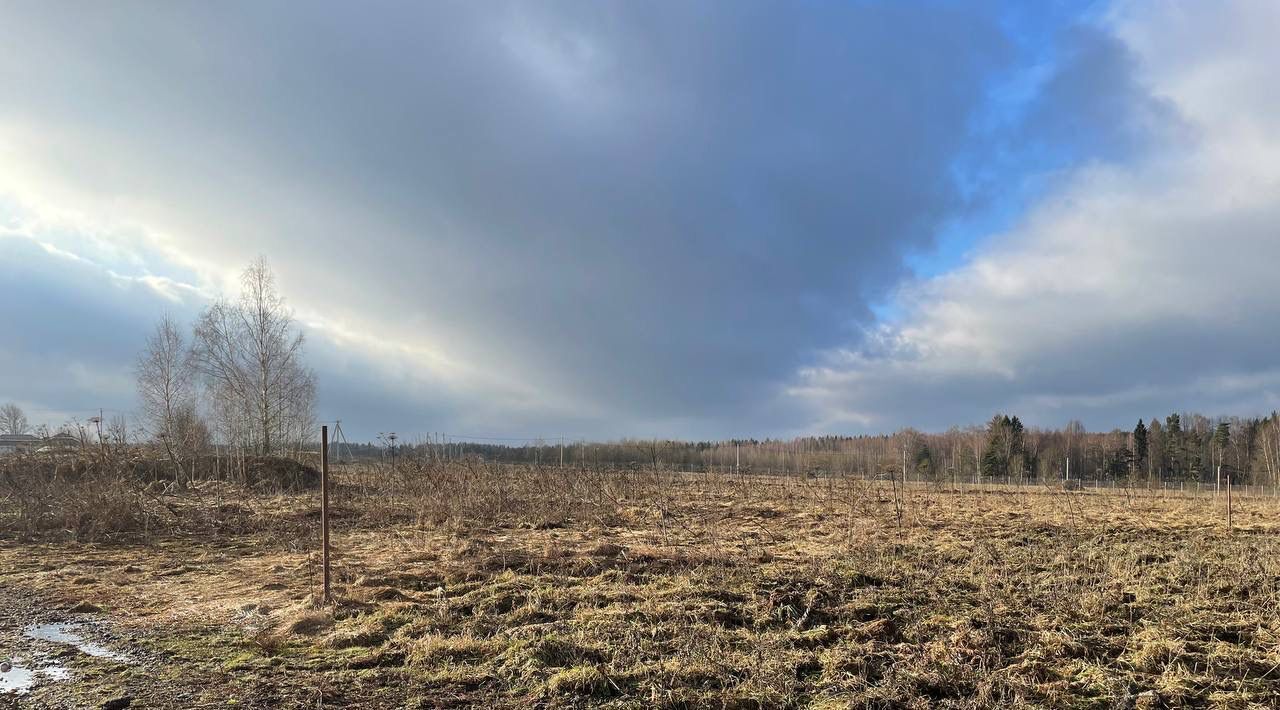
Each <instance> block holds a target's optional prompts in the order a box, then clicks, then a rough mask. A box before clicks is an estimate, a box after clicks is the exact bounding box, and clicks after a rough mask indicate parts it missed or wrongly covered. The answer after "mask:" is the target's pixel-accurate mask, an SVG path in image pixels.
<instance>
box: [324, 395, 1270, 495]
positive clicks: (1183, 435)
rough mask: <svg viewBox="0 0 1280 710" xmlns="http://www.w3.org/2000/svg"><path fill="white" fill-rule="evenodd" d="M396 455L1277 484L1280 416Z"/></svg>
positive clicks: (1001, 423)
mask: <svg viewBox="0 0 1280 710" xmlns="http://www.w3.org/2000/svg"><path fill="white" fill-rule="evenodd" d="M396 450H397V452H398V455H400V456H415V455H416V456H432V457H441V458H454V459H460V458H466V457H480V458H484V459H486V460H491V461H508V462H526V463H549V464H558V463H559V462H560V461H562V460H563V461H564V462H565V463H566V465H571V466H577V465H611V466H653V467H671V468H680V469H684V470H690V471H708V470H718V471H733V470H739V471H747V472H753V473H770V472H774V473H810V474H818V475H827V474H856V475H864V476H871V477H875V476H881V477H889V476H895V475H897V476H901V475H904V474H905V475H907V476H909V477H911V478H912V479H913V480H933V481H957V482H965V481H975V480H992V479H997V480H1009V481H1024V482H1036V481H1060V480H1064V479H1067V478H1070V479H1073V480H1084V481H1096V480H1106V481H1119V482H1130V483H1133V484H1135V485H1158V484H1159V483H1160V482H1195V481H1202V482H1205V483H1212V482H1214V481H1216V480H1217V479H1218V476H1219V475H1220V474H1221V475H1222V476H1223V477H1224V478H1225V477H1226V476H1228V475H1229V476H1230V477H1231V479H1232V481H1233V482H1235V483H1249V484H1266V485H1280V415H1278V414H1276V413H1272V414H1271V415H1270V416H1267V417H1255V418H1242V417H1217V418H1210V417H1206V416H1203V415H1199V414H1193V413H1181V414H1180V413H1174V414H1170V415H1168V416H1166V417H1164V418H1163V419H1160V418H1151V419H1149V420H1139V421H1138V423H1137V425H1136V426H1135V427H1134V429H1133V430H1132V431H1127V430H1121V429H1116V430H1112V431H1107V432H1091V431H1087V430H1086V429H1085V427H1084V425H1083V424H1081V423H1080V422H1078V421H1072V422H1069V423H1068V424H1067V425H1066V426H1064V427H1061V428H1058V429H1051V428H1040V427H1027V426H1025V425H1024V424H1023V423H1022V421H1021V420H1020V419H1019V418H1018V417H1017V416H1016V415H1008V414H997V415H995V416H994V417H992V419H991V420H990V421H988V422H987V423H986V425H985V426H971V427H953V428H951V429H949V430H947V431H945V432H935V433H926V432H921V431H917V430H915V429H903V430H901V431H898V432H896V433H893V434H875V435H859V436H839V435H833V436H812V437H799V438H794V439H785V440H784V439H763V440H761V439H738V440H727V441H678V440H657V439H624V440H620V441H613V442H604V443H590V442H567V443H565V444H563V445H562V444H560V443H559V442H557V441H549V442H530V443H527V444H521V445H514V446H513V445H507V444H495V443H480V442H466V441H451V442H446V443H437V442H426V443H423V442H416V443H402V444H400V445H399V446H398V447H396ZM347 451H348V452H349V453H352V454H354V455H355V456H356V457H357V458H361V459H367V458H370V457H378V456H382V457H386V456H387V455H388V454H389V453H390V449H388V448H387V447H386V446H385V445H383V446H379V445H377V444H357V445H353V446H351V447H350V448H348V450H347Z"/></svg>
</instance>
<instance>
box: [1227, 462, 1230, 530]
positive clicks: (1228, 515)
mask: <svg viewBox="0 0 1280 710" xmlns="http://www.w3.org/2000/svg"><path fill="white" fill-rule="evenodd" d="M1227 532H1231V473H1230V472H1227Z"/></svg>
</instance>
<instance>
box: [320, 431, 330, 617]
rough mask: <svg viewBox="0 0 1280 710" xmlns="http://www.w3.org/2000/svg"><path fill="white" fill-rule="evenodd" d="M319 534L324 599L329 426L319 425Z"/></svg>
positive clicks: (326, 594)
mask: <svg viewBox="0 0 1280 710" xmlns="http://www.w3.org/2000/svg"><path fill="white" fill-rule="evenodd" d="M320 531H321V532H320V536H321V540H322V547H323V554H324V601H325V603H326V604H327V603H329V602H330V601H332V600H333V596H332V594H331V593H330V589H329V426H328V425H324V426H321V427H320Z"/></svg>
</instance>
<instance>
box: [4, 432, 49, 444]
mask: <svg viewBox="0 0 1280 710" xmlns="http://www.w3.org/2000/svg"><path fill="white" fill-rule="evenodd" d="M39 440H40V437H38V436H36V435H35V434H0V444H27V443H30V442H33V441H39Z"/></svg>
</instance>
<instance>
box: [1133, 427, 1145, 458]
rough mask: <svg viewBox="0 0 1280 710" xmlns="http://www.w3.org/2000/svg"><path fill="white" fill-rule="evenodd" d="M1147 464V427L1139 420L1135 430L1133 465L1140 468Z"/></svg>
mask: <svg viewBox="0 0 1280 710" xmlns="http://www.w3.org/2000/svg"><path fill="white" fill-rule="evenodd" d="M1146 462H1147V427H1146V425H1145V424H1143V423H1142V420H1141V419H1139V420H1138V426H1136V427H1134V428H1133V465H1134V466H1137V467H1139V468H1141V467H1142V465H1143V464H1145V463H1146Z"/></svg>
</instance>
